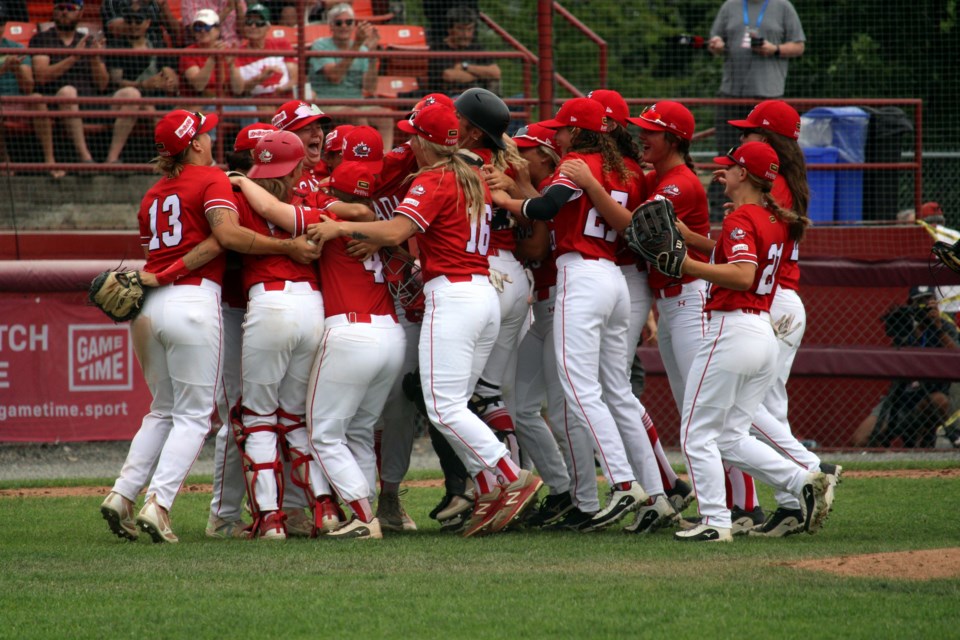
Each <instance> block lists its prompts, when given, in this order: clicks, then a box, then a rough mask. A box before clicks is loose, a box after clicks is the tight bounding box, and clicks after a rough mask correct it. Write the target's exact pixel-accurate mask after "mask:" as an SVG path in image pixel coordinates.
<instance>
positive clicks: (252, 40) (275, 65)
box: [230, 4, 297, 117]
mask: <svg viewBox="0 0 960 640" xmlns="http://www.w3.org/2000/svg"><path fill="white" fill-rule="evenodd" d="M269 26H270V12H269V11H268V10H267V8H266V7H265V6H263V5H262V4H255V5H253V6H251V7H250V8H249V9H247V14H246V16H245V17H244V22H243V35H244V37H245V38H246V39H245V40H244V42H243V44H242V45H241V46H240V49H273V50H280V51H283V50H286V49H289V48H290V44H289V43H288V42H287V41H286V40H283V39H279V38H268V37H267V31H268V28H269ZM296 83H297V63H296V61H295V60H294V59H293V58H284V57H283V56H282V55H275V56H267V57H262V58H261V57H250V56H246V57H245V56H243V55H239V56H237V59H236V60H235V61H234V65H233V67H232V69H231V72H230V87H231V90H232V91H233V95H234V96H236V97H238V98H246V97H250V98H268V97H269V98H282V99H283V100H284V101H287V100H290V99H291V98H293V87H294V86H295V85H296ZM254 109H256V107H254ZM267 111H268V112H269V113H267V114H265V115H267V117H269V116H272V115H273V111H274V110H273V108H271V107H268V108H267Z"/></svg>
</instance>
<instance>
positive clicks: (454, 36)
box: [429, 6, 500, 95]
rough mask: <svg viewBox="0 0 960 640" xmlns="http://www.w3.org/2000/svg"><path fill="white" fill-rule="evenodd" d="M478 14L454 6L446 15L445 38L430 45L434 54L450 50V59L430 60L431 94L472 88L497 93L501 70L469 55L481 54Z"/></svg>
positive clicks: (469, 9) (492, 62)
mask: <svg viewBox="0 0 960 640" xmlns="http://www.w3.org/2000/svg"><path fill="white" fill-rule="evenodd" d="M476 33H477V12H476V11H474V10H473V9H471V8H469V7H463V6H456V7H454V8H453V9H450V11H448V12H447V35H446V37H445V38H443V39H442V40H440V41H439V42H437V43H436V44H435V45H432V47H431V48H432V49H433V50H434V51H449V52H450V53H451V54H453V55H451V57H449V58H430V63H429V76H430V77H429V83H430V88H431V91H436V92H440V93H446V94H449V95H456V94H460V93H463V92H464V91H466V90H467V89H470V88H472V87H480V88H483V89H487V90H489V91H492V92H494V93H496V94H497V95H499V94H500V67H498V66H497V64H496V62H494V61H493V60H491V59H489V58H479V57H477V56H473V55H470V54H471V52H473V51H481V50H482V47H481V46H480V44H479V43H478V42H477V39H476Z"/></svg>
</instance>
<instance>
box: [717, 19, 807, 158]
mask: <svg viewBox="0 0 960 640" xmlns="http://www.w3.org/2000/svg"><path fill="white" fill-rule="evenodd" d="M806 39H807V37H806V35H804V33H803V25H801V24H800V18H799V16H797V11H796V9H794V7H793V5H792V4H791V3H790V2H789V0H726V2H724V3H723V6H721V7H720V11H719V12H718V13H717V17H716V18H715V19H714V21H713V26H711V27H710V39H709V41H708V42H707V48H708V49H709V51H710V53H712V54H713V55H715V56H718V57H722V58H723V79H722V80H721V82H720V91H719V92H718V93H717V97H718V98H752V99H754V100H753V102H750V103H744V104H736V105H720V106H718V107H717V108H716V110H715V114H716V127H717V134H716V135H717V151H718V152H719V153H720V154H721V155H723V154H724V153H726V152H727V150H728V149H730V148H732V147H735V146H737V145H738V144H740V139H739V138H740V132H739V131H737V130H736V129H735V128H733V127H731V126H730V125H729V124H727V122H728V121H729V120H742V119H743V118H744V117H745V116H746V115H747V113H748V112H749V111H750V109H751V108H752V107H753V105H754V104H756V102H759V101H760V100H766V99H768V98H779V97H781V96H782V95H783V93H784V87H785V85H786V81H787V68H788V66H789V60H790V59H791V58H799V57H800V56H802V55H803V51H804V46H805V45H804V43H805V41H806Z"/></svg>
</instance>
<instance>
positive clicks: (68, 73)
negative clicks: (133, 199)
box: [30, 0, 140, 178]
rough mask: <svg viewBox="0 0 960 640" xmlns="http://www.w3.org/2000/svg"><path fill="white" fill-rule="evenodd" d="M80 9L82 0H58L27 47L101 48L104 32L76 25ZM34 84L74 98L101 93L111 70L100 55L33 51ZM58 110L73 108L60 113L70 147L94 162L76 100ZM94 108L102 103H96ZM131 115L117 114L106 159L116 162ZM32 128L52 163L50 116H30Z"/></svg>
mask: <svg viewBox="0 0 960 640" xmlns="http://www.w3.org/2000/svg"><path fill="white" fill-rule="evenodd" d="M82 14H83V0H64V1H62V2H57V3H56V4H55V5H54V9H53V22H54V27H53V28H52V29H48V30H46V31H41V32H40V33H38V34H36V35H35V36H33V37H32V38H31V39H30V48H38V49H39V48H44V49H77V50H85V49H103V48H104V39H103V34H91V33H83V32H81V31H79V30H78V29H77V24H78V23H79V22H80V17H81V15H82ZM33 75H34V80H35V86H34V90H35V91H36V92H37V93H38V94H40V95H45V96H56V97H58V98H77V97H89V96H102V95H104V94H105V92H106V90H107V88H108V86H109V83H110V75H109V72H108V70H107V65H106V63H105V62H104V60H103V57H102V56H99V55H94V56H76V55H62V56H61V55H53V56H50V55H35V56H33ZM113 97H114V98H126V99H134V100H135V99H138V98H140V91H138V90H137V89H136V88H134V87H123V88H121V89H119V90H117V91H116V92H114V93H113ZM36 108H37V110H38V111H46V110H47V105H45V104H39V105H37V107H36ZM58 108H59V109H60V110H62V111H69V112H74V113H76V117H69V118H64V125H65V127H66V129H67V131H68V133H69V135H70V139H71V140H72V142H73V147H74V150H75V151H76V153H77V156H78V158H79V160H80V162H94V159H93V156H92V155H91V153H90V149H89V147H88V146H87V139H86V136H85V134H84V131H83V120H82V119H81V118H80V117H79V115H80V111H81V108H80V106H79V105H78V104H69V103H68V104H61V105H59V107H58ZM96 108H102V105H97V107H96ZM114 108H115V109H116V108H121V109H124V110H135V109H138V108H139V107H138V106H137V105H135V104H130V105H123V106H122V107H114ZM136 122H137V119H136V117H129V116H124V117H119V118H116V119H115V120H114V121H113V134H112V137H111V139H110V147H109V150H108V151H107V157H106V162H119V161H120V153H121V152H122V151H123V147H124V145H125V144H126V142H127V138H129V137H130V132H131V131H132V130H133V127H134V125H135V124H136ZM34 130H35V131H36V133H37V138H38V139H39V140H40V147H41V149H42V151H43V157H44V161H45V162H47V163H54V162H56V159H55V158H54V152H53V122H52V121H51V120H50V119H49V118H44V117H38V118H36V119H35V120H34ZM50 175H51V176H53V177H54V178H61V177H63V176H64V175H65V172H63V171H61V170H53V171H51V172H50Z"/></svg>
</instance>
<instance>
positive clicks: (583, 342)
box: [497, 98, 674, 531]
mask: <svg viewBox="0 0 960 640" xmlns="http://www.w3.org/2000/svg"><path fill="white" fill-rule="evenodd" d="M540 124H541V125H543V126H546V127H550V128H556V129H558V132H557V137H556V140H557V143H558V145H559V146H560V149H561V150H563V151H564V152H565V155H564V158H570V159H572V158H579V159H582V160H583V161H584V162H586V163H587V165H588V166H589V167H590V169H591V171H592V172H593V173H594V175H595V176H597V178H598V180H601V181H602V182H603V184H604V187H605V189H606V190H608V191H609V192H610V193H611V194H612V195H613V197H614V198H615V199H618V200H619V201H620V202H622V203H623V204H624V205H627V206H633V205H635V204H638V203H639V201H640V197H639V196H640V192H639V191H638V189H637V187H636V182H635V181H634V180H631V177H633V176H631V175H630V174H629V173H628V172H627V171H626V169H625V168H624V166H623V161H622V159H621V157H620V155H619V152H618V151H617V149H616V146H615V143H614V142H613V141H612V140H611V139H610V138H609V137H608V136H606V130H607V118H606V115H605V110H604V107H603V106H602V105H601V104H600V103H599V102H597V101H594V100H590V99H589V98H574V99H572V100H568V101H567V102H565V103H564V104H563V106H562V107H561V108H560V111H559V112H558V113H557V116H556V118H554V119H552V120H548V121H545V122H541V123H540ZM579 149H585V150H587V151H585V152H583V153H581V152H578V150H579ZM594 149H596V150H598V151H592V150H594ZM604 166H608V167H611V168H612V169H611V170H610V171H609V172H607V171H604ZM582 195H583V192H582V191H581V190H580V188H579V187H577V185H576V184H574V183H573V182H572V181H570V180H569V179H568V178H567V177H566V176H565V175H564V174H563V172H562V171H559V170H558V172H557V173H556V174H555V175H554V177H553V179H552V181H551V184H550V185H549V186H547V188H546V190H545V191H544V195H543V196H540V197H538V198H533V199H529V200H525V201H523V202H518V201H516V200H511V199H509V198H506V199H503V198H500V197H499V196H498V202H497V203H498V204H500V205H501V206H504V207H506V208H508V209H509V210H511V211H514V212H517V211H519V212H520V213H521V214H522V215H524V216H525V217H527V218H530V219H553V220H554V237H555V241H556V256H557V258H556V263H557V271H558V275H557V294H556V301H557V302H556V309H555V313H554V327H553V340H554V349H555V351H556V357H557V367H558V369H559V374H560V380H561V382H562V384H563V390H564V395H565V396H566V399H567V405H568V412H569V413H570V414H571V415H572V416H573V417H575V420H570V419H567V421H566V427H565V428H566V430H567V434H568V435H567V440H568V443H569V442H570V440H571V436H570V433H571V430H577V429H579V430H584V429H586V430H587V431H588V432H589V433H590V436H591V437H592V438H593V440H594V447H595V448H596V450H597V452H598V454H599V457H600V464H601V469H602V470H603V472H604V474H605V475H606V476H607V479H608V480H609V481H610V484H611V496H610V500H609V501H608V503H607V506H606V507H605V508H603V509H602V510H600V511H598V512H597V513H596V514H595V515H593V516H592V517H591V518H590V519H589V520H586V519H584V522H582V523H581V527H580V528H581V530H584V531H590V530H595V529H599V528H603V527H605V526H609V525H611V524H613V523H615V522H616V521H618V520H619V519H620V518H622V517H623V516H625V515H626V514H627V513H629V512H631V511H638V510H639V511H640V512H641V513H640V516H641V517H644V518H646V516H647V515H648V514H652V515H653V518H652V520H653V522H652V523H651V528H656V527H658V526H660V525H662V524H665V523H666V522H667V521H668V520H669V519H671V518H672V517H673V515H674V512H673V509H672V508H670V505H669V502H667V500H666V498H665V497H664V496H663V486H662V481H661V479H660V474H659V471H658V470H657V465H656V462H655V460H654V455H653V449H652V447H651V444H650V440H649V439H648V437H647V435H646V431H645V429H644V426H643V423H642V420H641V416H642V415H643V413H644V410H643V407H642V405H641V404H640V401H639V400H637V399H636V398H635V397H634V396H633V394H632V392H631V391H630V381H629V378H628V376H627V370H626V367H624V366H623V363H624V362H625V361H626V358H627V355H626V354H627V351H628V347H627V344H626V334H627V330H628V329H629V324H630V298H629V293H628V291H627V285H626V281H625V280H624V278H623V273H622V272H621V271H620V269H619V267H617V266H616V264H615V263H614V261H613V260H614V256H615V251H616V244H617V230H618V229H622V228H623V227H625V226H626V225H627V224H628V223H629V216H623V217H622V218H620V219H617V220H607V219H604V218H603V217H602V216H601V215H600V213H599V212H598V211H597V209H596V208H594V207H593V205H592V203H591V202H590V200H589V198H584V197H581V196H582ZM598 354H599V357H598ZM571 444H572V443H571ZM576 453H577V452H576V451H573V450H571V456H574V455H575V454H576ZM573 463H574V464H575V465H576V466H577V467H580V466H581V465H585V464H589V462H588V461H585V460H576V459H575V460H574V461H573ZM571 471H573V472H574V473H576V471H575V470H571ZM638 477H641V478H642V481H643V487H649V495H648V494H647V493H646V492H645V491H644V488H643V487H641V486H640V484H638V483H637V481H636V478H638ZM583 515H584V516H586V515H588V514H583Z"/></svg>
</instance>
